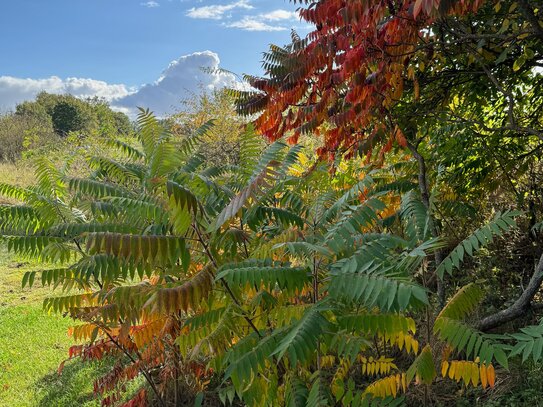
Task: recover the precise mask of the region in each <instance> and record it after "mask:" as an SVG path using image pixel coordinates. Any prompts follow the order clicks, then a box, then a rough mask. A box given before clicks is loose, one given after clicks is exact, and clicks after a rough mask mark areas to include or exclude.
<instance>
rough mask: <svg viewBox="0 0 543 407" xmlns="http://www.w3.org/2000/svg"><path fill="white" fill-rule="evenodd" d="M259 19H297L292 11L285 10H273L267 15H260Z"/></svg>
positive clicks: (296, 15)
mask: <svg viewBox="0 0 543 407" xmlns="http://www.w3.org/2000/svg"><path fill="white" fill-rule="evenodd" d="M259 17H260V18H261V19H263V20H266V21H279V20H296V19H298V14H297V13H296V12H294V11H287V10H281V9H279V10H274V11H270V12H268V13H263V14H260V16H259Z"/></svg>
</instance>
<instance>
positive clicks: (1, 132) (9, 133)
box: [0, 114, 58, 161]
mask: <svg viewBox="0 0 543 407" xmlns="http://www.w3.org/2000/svg"><path fill="white" fill-rule="evenodd" d="M57 138H58V137H57V136H56V134H55V132H54V130H53V126H52V124H51V120H42V119H40V118H39V116H33V115H28V114H24V115H23V114H8V115H5V116H2V117H0V161H17V160H18V159H19V158H21V154H22V152H23V151H24V150H25V149H28V148H34V147H38V146H41V145H44V144H46V143H48V142H51V141H52V140H54V139H57Z"/></svg>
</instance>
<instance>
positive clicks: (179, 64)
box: [0, 51, 241, 117]
mask: <svg viewBox="0 0 543 407" xmlns="http://www.w3.org/2000/svg"><path fill="white" fill-rule="evenodd" d="M219 66H220V60H219V56H218V55H217V54H216V53H214V52H211V51H203V52H195V53H193V54H190V55H185V56H182V57H180V58H178V59H176V60H175V61H173V62H171V63H170V64H169V65H168V67H167V68H166V69H165V70H164V71H163V72H162V75H161V76H160V77H159V78H158V79H157V80H156V81H155V82H153V83H149V84H145V85H143V86H141V87H139V88H129V87H127V86H126V85H123V84H108V83H106V82H103V81H98V80H94V79H84V78H67V79H61V78H59V77H56V76H52V77H50V78H45V79H25V78H16V77H12V76H0V111H8V110H13V109H14V108H15V106H16V105H17V104H18V103H21V102H23V101H25V100H32V99H34V98H35V97H36V95H37V94H38V93H39V92H41V91H46V92H49V93H56V94H64V93H69V94H72V95H74V96H77V97H82V98H85V97H92V96H99V97H102V98H104V99H106V100H108V101H109V102H110V104H111V106H112V108H114V109H116V110H119V111H122V112H125V113H127V114H129V115H130V116H132V117H133V116H134V114H135V113H136V112H137V109H136V108H137V107H144V108H149V109H150V110H152V111H154V112H155V113H156V114H157V115H159V116H165V115H167V114H169V113H172V112H174V111H175V110H177V109H179V108H180V106H181V103H180V102H181V101H182V100H184V99H187V98H189V97H193V96H194V95H195V94H198V93H200V91H201V90H202V89H214V88H221V87H225V86H233V87H239V86H240V85H241V84H240V83H239V82H237V81H236V78H235V76H234V75H233V74H231V73H227V72H222V71H220V70H219V69H218V68H219ZM202 68H206V69H205V70H203V69H202Z"/></svg>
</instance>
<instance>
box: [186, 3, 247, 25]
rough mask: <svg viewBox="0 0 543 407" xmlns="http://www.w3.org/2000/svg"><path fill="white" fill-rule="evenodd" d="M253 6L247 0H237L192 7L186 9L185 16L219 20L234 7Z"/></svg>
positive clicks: (245, 7)
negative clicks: (235, 0)
mask: <svg viewBox="0 0 543 407" xmlns="http://www.w3.org/2000/svg"><path fill="white" fill-rule="evenodd" d="M253 8H254V7H253V6H251V5H250V4H249V1H248V0H239V1H237V2H235V3H230V4H212V5H210V6H202V7H193V8H191V9H189V10H187V13H186V16H187V17H190V18H205V19H211V20H221V19H222V18H223V17H224V14H225V13H226V12H228V11H231V10H234V9H246V10H251V9H253Z"/></svg>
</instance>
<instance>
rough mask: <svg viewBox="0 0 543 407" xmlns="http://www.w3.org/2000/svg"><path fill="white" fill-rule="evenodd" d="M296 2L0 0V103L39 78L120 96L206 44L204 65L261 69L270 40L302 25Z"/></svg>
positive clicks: (53, 85) (21, 94)
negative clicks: (296, 12)
mask: <svg viewBox="0 0 543 407" xmlns="http://www.w3.org/2000/svg"><path fill="white" fill-rule="evenodd" d="M296 7H297V6H296V5H294V4H292V3H290V2H289V1H288V0H155V1H147V0H17V1H7V0H3V1H2V12H1V13H0V50H1V52H2V58H1V59H2V63H1V64H0V108H2V107H3V108H4V110H5V109H6V108H9V107H10V106H11V105H13V104H14V103H16V102H19V101H20V100H21V99H28V98H30V97H31V96H32V94H33V93H35V91H36V89H37V88H40V87H43V88H44V90H50V91H53V92H57V93H63V92H64V91H68V92H71V93H74V94H76V95H78V96H87V95H88V94H91V93H92V91H93V89H94V90H96V93H97V94H99V95H101V96H104V97H106V98H109V99H115V98H119V97H123V96H126V95H125V94H128V93H134V92H136V91H137V90H138V89H140V88H141V87H142V86H144V85H145V84H148V85H152V84H153V83H156V81H158V80H159V79H160V78H161V76H162V77H163V76H164V72H165V70H167V69H170V68H171V67H170V68H168V64H169V63H170V62H171V61H175V60H177V59H179V58H180V57H182V56H190V55H192V54H194V53H198V52H202V51H211V52H212V53H213V55H211V56H210V55H207V54H206V55H207V58H208V60H207V61H204V62H205V63H206V64H208V65H210V66H212V67H213V66H214V64H216V62H217V58H220V67H222V68H225V69H228V70H231V71H233V72H236V73H238V74H241V73H251V74H260V73H261V69H260V60H261V55H262V52H263V51H265V50H267V48H268V45H269V44H270V43H274V44H279V45H282V44H285V43H287V42H288V41H289V37H290V29H291V28H295V29H297V30H298V31H299V32H300V33H301V34H305V33H306V32H307V27H305V28H304V24H303V23H301V22H300V21H299V19H298V18H297V16H296V15H295V13H294V11H295V9H296ZM202 58H203V57H202V54H197V58H196V57H195V61H194V63H196V62H198V61H199V62H200V63H202ZM196 60H198V61H196ZM190 62H191V59H190V58H188V59H187V58H186V59H184V60H183V64H182V65H183V66H186V67H189V65H191V64H190ZM180 69H181V67H180V66H177V68H176V75H177V77H182V76H183V74H182V72H181V71H180ZM170 71H171V69H170ZM68 78H71V79H72V82H70V83H69V84H67V82H66V80H67V79H68ZM23 79H24V80H25V81H23ZM75 79H77V80H80V81H79V82H77V81H74V80H75ZM200 79H202V78H200ZM215 79H217V78H215ZM219 79H221V80H219V81H218V82H219V83H221V84H222V83H223V82H224V81H223V80H222V79H224V80H226V79H227V78H219ZM82 80H85V81H86V82H85V81H83V82H84V91H82V90H81V89H82V87H81V86H83V85H81V81H82ZM202 81H203V82H204V85H207V83H205V80H202ZM112 85H116V86H118V88H114V87H110V86H112ZM185 85H186V84H185ZM121 86H122V87H123V88H121ZM100 87H103V89H102V88H100ZM106 88H107V90H106ZM78 89H79V90H78ZM162 90H164V89H162ZM78 92H79V93H78ZM115 92H117V95H116V96H115ZM132 99H133V98H132Z"/></svg>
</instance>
